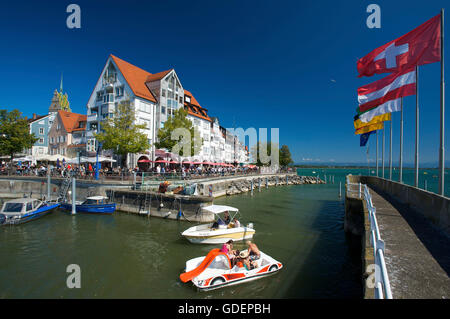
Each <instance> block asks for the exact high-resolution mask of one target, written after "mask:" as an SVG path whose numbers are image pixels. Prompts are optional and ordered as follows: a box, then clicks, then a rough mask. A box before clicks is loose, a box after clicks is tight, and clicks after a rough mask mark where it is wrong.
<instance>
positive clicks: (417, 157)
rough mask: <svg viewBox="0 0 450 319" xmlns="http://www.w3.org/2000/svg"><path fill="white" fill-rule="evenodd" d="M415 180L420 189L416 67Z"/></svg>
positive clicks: (415, 184)
mask: <svg viewBox="0 0 450 319" xmlns="http://www.w3.org/2000/svg"><path fill="white" fill-rule="evenodd" d="M414 162H415V164H414V166H415V170H416V175H415V180H414V186H415V187H419V67H418V66H416V155H415V160H414Z"/></svg>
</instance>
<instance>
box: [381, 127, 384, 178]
mask: <svg viewBox="0 0 450 319" xmlns="http://www.w3.org/2000/svg"><path fill="white" fill-rule="evenodd" d="M381 145H382V146H381V177H382V178H384V123H383V141H382V142H381Z"/></svg>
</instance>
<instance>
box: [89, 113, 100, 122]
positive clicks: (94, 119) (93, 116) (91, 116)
mask: <svg viewBox="0 0 450 319" xmlns="http://www.w3.org/2000/svg"><path fill="white" fill-rule="evenodd" d="M97 120H98V115H97V113H93V114H91V115H88V116H87V121H88V122H93V121H97Z"/></svg>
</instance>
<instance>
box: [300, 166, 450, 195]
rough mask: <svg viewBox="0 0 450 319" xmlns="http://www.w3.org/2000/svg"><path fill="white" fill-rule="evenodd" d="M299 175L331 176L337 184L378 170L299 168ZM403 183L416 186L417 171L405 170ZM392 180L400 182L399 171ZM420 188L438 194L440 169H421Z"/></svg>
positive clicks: (447, 183) (449, 174)
mask: <svg viewBox="0 0 450 319" xmlns="http://www.w3.org/2000/svg"><path fill="white" fill-rule="evenodd" d="M297 174H298V175H306V176H312V175H313V176H317V175H319V177H320V178H321V179H324V178H325V175H326V176H327V181H328V182H329V181H331V180H330V176H333V175H334V176H335V177H334V182H335V184H336V183H338V184H339V182H338V179H339V180H343V181H345V176H346V175H348V174H353V175H360V174H361V175H369V174H370V175H372V176H375V175H376V169H375V168H374V167H371V168H370V170H369V169H367V168H363V169H355V168H299V169H297ZM402 175H403V183H405V184H408V185H414V181H415V170H414V169H410V168H407V169H405V168H404V169H403V173H402ZM378 176H379V177H381V176H382V169H381V165H380V167H379V169H378ZM444 176H445V177H444V194H445V196H446V197H450V170H448V169H446V170H445V172H444ZM384 178H386V179H389V168H386V167H385V170H384ZM392 180H393V181H395V182H398V180H399V170H398V169H393V170H392ZM419 188H421V189H426V190H428V191H430V192H433V193H437V192H438V191H439V170H438V169H419Z"/></svg>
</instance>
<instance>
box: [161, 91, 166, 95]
mask: <svg viewBox="0 0 450 319" xmlns="http://www.w3.org/2000/svg"><path fill="white" fill-rule="evenodd" d="M161 95H162V96H164V97H165V96H166V90H164V89H162V90H161Z"/></svg>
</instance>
